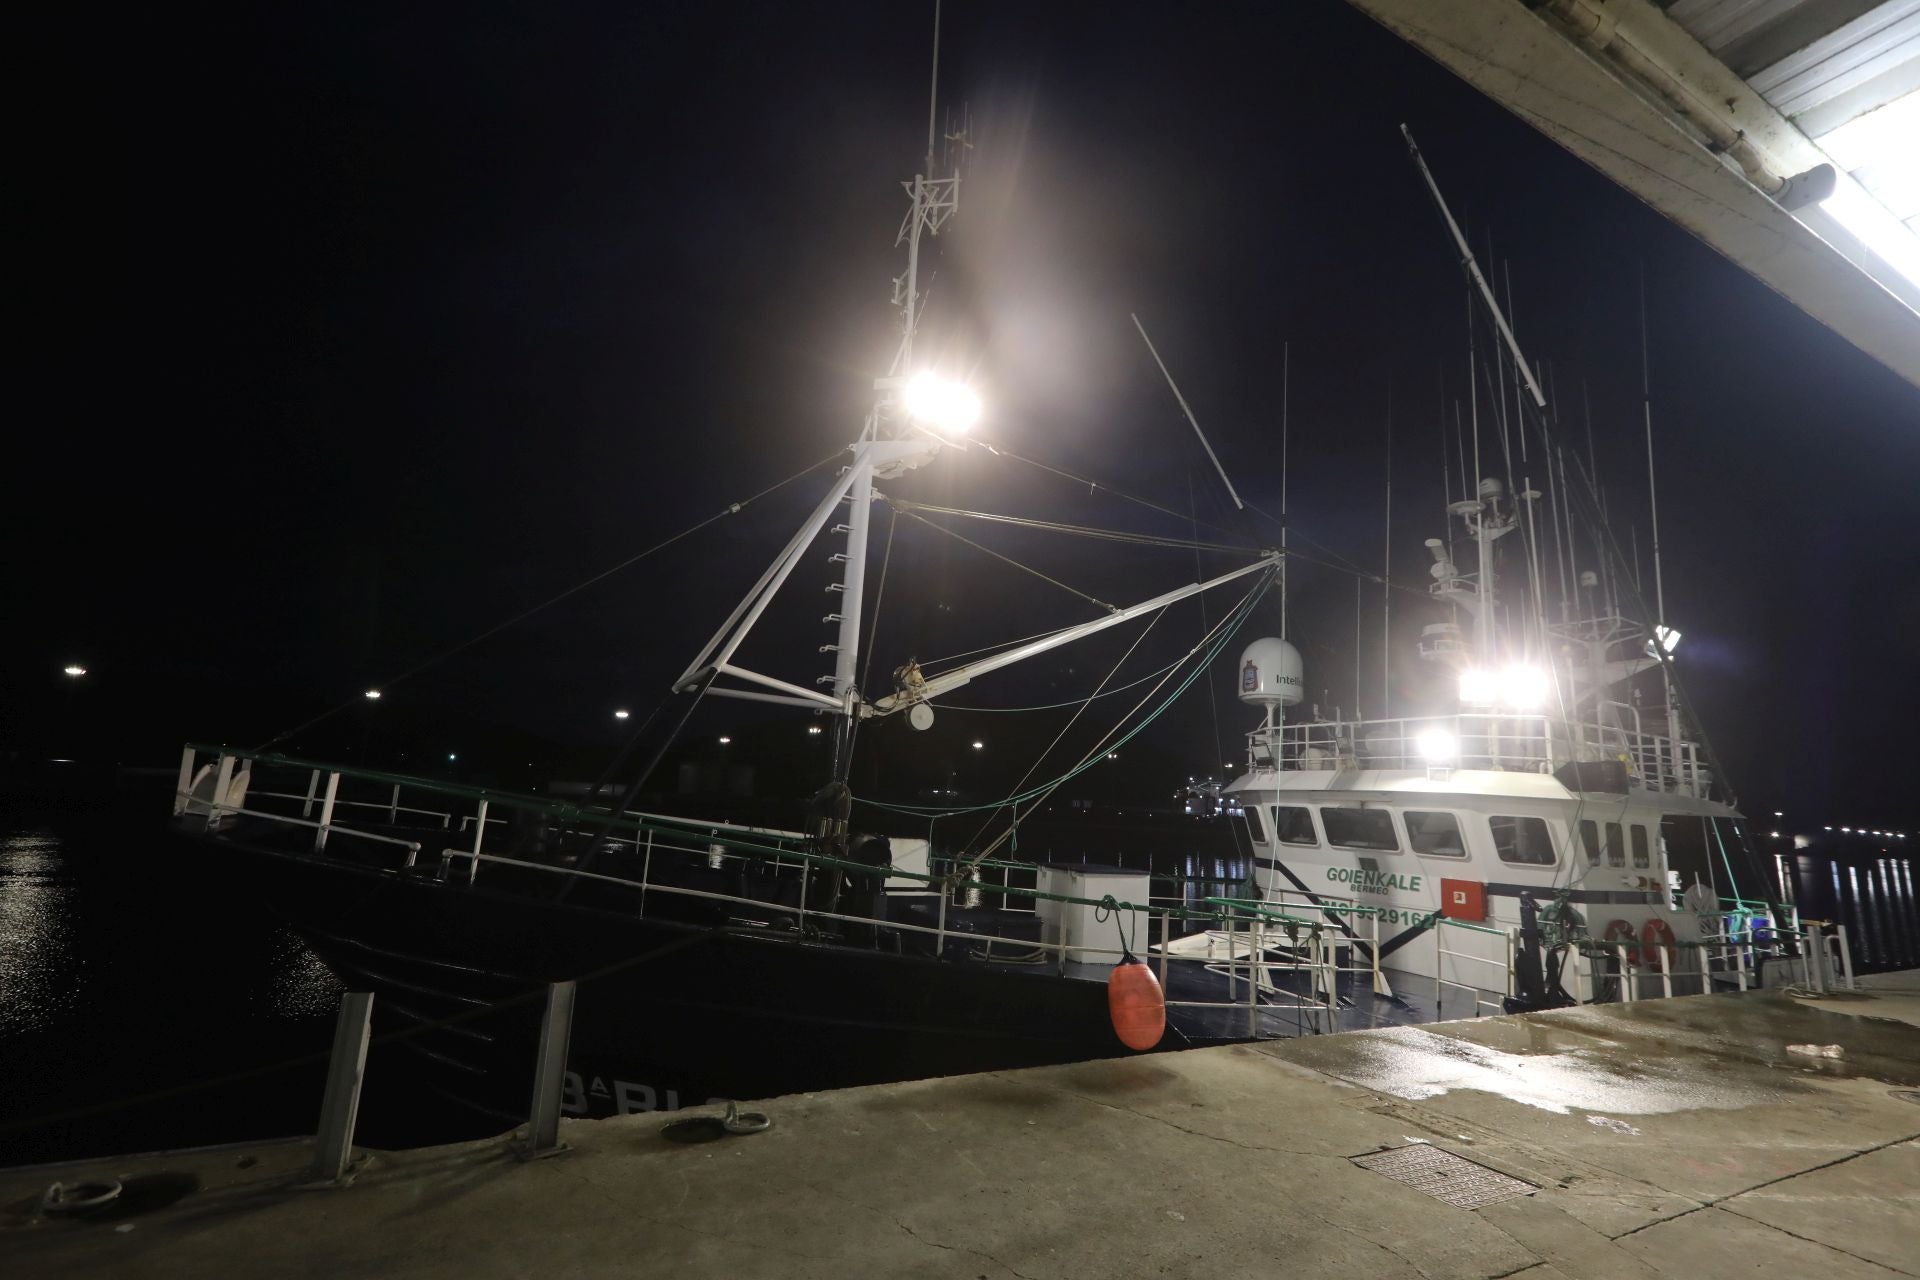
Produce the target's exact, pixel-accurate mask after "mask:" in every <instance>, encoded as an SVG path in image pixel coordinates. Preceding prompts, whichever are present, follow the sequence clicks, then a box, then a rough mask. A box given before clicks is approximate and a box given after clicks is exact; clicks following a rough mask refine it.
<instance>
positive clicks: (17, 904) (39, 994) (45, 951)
mask: <svg viewBox="0 0 1920 1280" xmlns="http://www.w3.org/2000/svg"><path fill="white" fill-rule="evenodd" d="M61 870H62V868H61V858H60V840H59V838H58V837H57V836H52V835H46V834H42V833H38V832H13V833H8V834H7V835H5V836H0V1037H4V1036H13V1035H19V1034H20V1033H22V1032H26V1031H37V1030H39V1029H41V1028H43V1027H46V1026H49V1025H51V1024H52V1023H53V1022H54V1021H55V1020H56V1019H57V1018H58V1017H59V1015H60V1014H61V1012H62V1011H63V1010H65V1009H68V1008H70V1007H71V1006H72V1005H73V1004H74V1003H75V1001H76V1000H77V999H78V998H79V995H80V991H81V988H82V986H83V985H84V983H85V981H86V976H85V971H84V967H85V959H84V958H83V957H79V956H75V955H72V954H69V952H70V948H69V947H68V945H67V940H68V938H70V937H71V936H72V934H73V932H74V930H73V927H72V923H71V917H72V914H73V905H74V904H73V898H74V889H73V885H72V884H71V883H68V882H67V881H66V880H65V879H64V878H63V876H62V874H61Z"/></svg>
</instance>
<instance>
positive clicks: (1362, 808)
mask: <svg viewBox="0 0 1920 1280" xmlns="http://www.w3.org/2000/svg"><path fill="white" fill-rule="evenodd" d="M1318 808H1319V810H1320V830H1321V832H1322V833H1323V834H1324V835H1325V836H1326V838H1327V847H1328V848H1330V849H1351V850H1352V851H1354V852H1355V853H1405V852H1406V850H1405V849H1404V848H1402V847H1401V845H1400V828H1399V825H1398V824H1397V823H1395V822H1394V820H1393V810H1391V809H1385V808H1380V809H1369V808H1367V807H1366V805H1364V804H1323V805H1319V806H1318ZM1329 809H1336V810H1340V809H1347V810H1352V811H1353V812H1355V813H1365V814H1376V813H1377V814H1379V815H1380V816H1381V817H1383V818H1385V819H1386V820H1387V834H1388V836H1390V837H1391V838H1392V840H1393V844H1392V846H1391V847H1385V846H1382V845H1377V844H1342V843H1340V842H1339V841H1338V840H1336V839H1334V837H1333V827H1332V826H1330V825H1329V824H1328V822H1327V811H1328V810H1329Z"/></svg>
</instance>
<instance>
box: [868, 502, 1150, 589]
mask: <svg viewBox="0 0 1920 1280" xmlns="http://www.w3.org/2000/svg"><path fill="white" fill-rule="evenodd" d="M881 500H882V501H883V502H886V503H887V506H888V507H890V508H892V509H893V510H895V511H898V512H899V514H901V515H903V516H905V517H907V519H909V520H917V521H919V522H920V523H921V524H923V525H925V526H927V528H929V529H932V530H935V531H936V532H939V533H944V534H946V535H947V536H948V537H949V538H952V539H953V540H954V541H956V542H963V543H965V544H966V545H967V546H969V547H972V548H973V549H974V550H975V551H979V552H983V553H984V554H986V555H990V556H992V557H993V558H994V559H995V560H999V561H1002V562H1004V563H1006V564H1010V565H1012V566H1013V567H1014V568H1016V569H1018V570H1020V571H1021V572H1022V573H1030V574H1032V575H1033V576H1034V577H1036V578H1038V579H1040V581H1042V582H1045V583H1049V584H1051V585H1052V586H1056V587H1058V588H1060V589H1061V590H1062V591H1064V592H1066V593H1067V594H1068V595H1072V596H1078V597H1079V598H1080V599H1082V600H1085V601H1086V602H1087V603H1088V604H1090V605H1093V606H1094V607H1095V608H1097V609H1104V610H1106V611H1107V612H1108V613H1118V612H1120V610H1119V609H1118V608H1116V607H1115V606H1113V605H1110V604H1108V603H1107V602H1106V601H1105V600H1102V599H1099V598H1098V597H1097V596H1090V595H1088V594H1087V593H1086V592H1084V591H1082V590H1080V589H1079V588H1078V587H1070V586H1068V585H1067V584H1066V583H1064V582H1062V581H1060V579H1058V578H1053V577H1049V576H1048V575H1046V574H1044V573H1042V572H1040V570H1038V569H1036V568H1034V567H1033V566H1032V565H1030V564H1022V563H1021V562H1020V561H1018V560H1015V559H1014V558H1013V557H1012V556H1009V555H1003V554H1001V553H1000V552H998V551H995V550H994V549H993V548H992V547H987V546H982V545H981V544H980V543H978V542H975V541H974V540H973V539H972V538H969V537H967V536H966V535H964V534H960V533H955V532H954V531H953V530H952V529H949V528H947V527H946V526H945V525H943V524H935V523H934V522H933V521H931V520H929V519H927V518H926V517H925V516H922V515H919V514H917V513H915V512H912V511H905V510H901V509H900V508H898V507H894V505H893V503H892V501H891V500H889V499H888V498H887V497H886V496H885V495H884V494H882V495H881Z"/></svg>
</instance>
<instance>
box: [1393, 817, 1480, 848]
mask: <svg viewBox="0 0 1920 1280" xmlns="http://www.w3.org/2000/svg"><path fill="white" fill-rule="evenodd" d="M1416 813H1417V814H1420V815H1422V816H1425V817H1437V818H1446V819H1447V820H1448V821H1450V822H1452V823H1453V834H1454V835H1456V836H1458V837H1459V839H1460V851H1459V852H1458V853H1448V852H1445V851H1443V850H1439V849H1422V848H1421V847H1420V845H1419V842H1418V841H1416V840H1415V839H1414V835H1413V823H1412V821H1411V819H1412V817H1413V815H1415V814H1416ZM1400 825H1401V826H1403V827H1405V828H1406V829H1407V848H1408V849H1410V850H1412V851H1413V853H1415V854H1416V855H1417V856H1419V857H1422V858H1453V859H1457V860H1460V861H1465V860H1466V859H1468V858H1470V857H1472V856H1473V851H1472V850H1471V849H1469V848H1467V829H1466V827H1464V826H1462V825H1461V823H1460V815H1459V814H1457V813H1455V812H1454V811H1453V810H1451V809H1402V810H1400Z"/></svg>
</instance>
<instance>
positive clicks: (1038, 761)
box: [961, 604, 1173, 866]
mask: <svg viewBox="0 0 1920 1280" xmlns="http://www.w3.org/2000/svg"><path fill="white" fill-rule="evenodd" d="M1172 607H1173V606H1172V605H1170V604H1169V605H1163V606H1162V607H1160V608H1158V609H1155V610H1154V611H1153V616H1152V617H1151V618H1149V619H1147V625H1146V626H1144V627H1142V628H1141V629H1140V634H1139V635H1137V636H1135V637H1134V638H1133V643H1132V644H1130V645H1128V646H1127V651H1126V652H1125V653H1123V654H1121V655H1120V660H1119V661H1118V662H1116V663H1114V664H1113V666H1112V667H1111V668H1110V669H1109V670H1108V671H1107V674H1106V675H1104V676H1102V677H1101V678H1100V683H1099V684H1098V685H1096V686H1094V691H1093V692H1092V693H1091V694H1089V695H1088V696H1087V697H1085V698H1083V699H1081V701H1080V706H1079V708H1078V709H1077V710H1075V711H1074V713H1073V715H1071V716H1069V717H1068V718H1067V722H1066V723H1065V724H1063V725H1061V726H1060V730H1059V732H1058V733H1055V734H1054V735H1053V741H1051V742H1049V743H1048V744H1047V745H1046V746H1044V747H1042V748H1041V749H1040V754H1039V755H1037V756H1035V757H1034V758H1033V763H1032V764H1030V765H1028V766H1027V771H1026V772H1025V773H1023V774H1021V775H1020V781H1018V782H1016V783H1014V784H1013V789H1014V791H1016V792H1018V791H1019V790H1020V788H1022V787H1024V786H1026V785H1027V782H1028V780H1029V779H1031V778H1032V777H1033V775H1034V772H1035V771H1036V770H1038V769H1039V768H1040V766H1041V765H1042V764H1044V763H1045V762H1046V759H1047V757H1048V756H1049V755H1051V754H1052V753H1053V749H1054V748H1055V747H1057V746H1059V745H1060V740H1061V739H1062V738H1065V737H1066V736H1067V732H1068V730H1070V729H1072V728H1073V726H1074V725H1076V724H1078V723H1079V722H1080V717H1081V716H1082V715H1083V714H1085V712H1086V710H1087V708H1088V707H1090V706H1092V705H1093V700H1094V699H1095V698H1097V697H1099V696H1100V690H1101V689H1104V688H1105V687H1106V684H1107V681H1109V680H1111V679H1113V678H1114V677H1115V676H1117V675H1119V674H1120V668H1122V667H1124V666H1126V665H1127V660H1128V659H1130V658H1132V657H1133V655H1134V651H1135V650H1137V649H1138V648H1139V647H1140V645H1141V644H1142V642H1144V641H1145V640H1146V638H1147V636H1148V635H1149V634H1150V633H1151V632H1152V631H1153V629H1154V628H1155V627H1156V626H1158V625H1159V624H1160V619H1162V618H1164V617H1166V616H1167V610H1168V609H1171V608H1172ZM1028 812H1029V813H1031V812H1032V810H1031V808H1029V810H1028ZM999 815H1000V810H999V809H995V810H994V811H993V812H992V813H989V814H988V815H987V816H986V819H985V820H984V821H983V822H981V824H980V828H979V830H977V831H975V832H974V833H973V839H972V840H968V841H965V842H964V843H963V844H962V846H961V847H962V848H965V847H966V845H968V844H972V843H973V841H974V840H978V839H979V838H980V837H981V836H983V835H985V834H986V832H987V828H988V827H990V826H992V825H993V820H994V819H995V818H997V817H998V816H999ZM1019 826H1020V810H1019V808H1018V807H1017V806H1016V807H1015V808H1014V812H1013V821H1012V822H1011V823H1010V824H1009V826H1008V829H1007V832H1006V834H1005V836H1003V837H1002V840H1004V839H1005V838H1006V837H1007V836H1011V835H1012V833H1013V832H1014V831H1016V830H1018V829H1019ZM1000 843H1001V840H996V841H995V842H994V844H993V845H989V846H988V848H987V850H986V851H985V852H982V853H981V854H980V855H979V857H977V858H975V859H973V860H972V861H973V862H977V861H978V860H979V858H984V857H985V856H986V855H987V853H990V852H992V850H993V849H994V848H996V847H998V845H999V844H1000ZM971 865H972V863H971V862H970V863H969V866H971Z"/></svg>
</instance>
